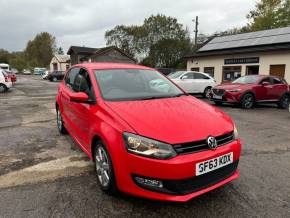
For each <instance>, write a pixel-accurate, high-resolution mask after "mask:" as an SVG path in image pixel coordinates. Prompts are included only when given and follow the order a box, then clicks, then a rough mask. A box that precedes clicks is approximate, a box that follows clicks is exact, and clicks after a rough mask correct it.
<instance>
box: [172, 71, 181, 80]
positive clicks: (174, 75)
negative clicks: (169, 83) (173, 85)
mask: <svg viewBox="0 0 290 218" xmlns="http://www.w3.org/2000/svg"><path fill="white" fill-rule="evenodd" d="M183 73H184V71H177V72H175V73H171V74H169V75H168V77H169V78H170V79H176V78H178V77H180V76H181V75H182V74H183Z"/></svg>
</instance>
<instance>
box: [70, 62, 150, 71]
mask: <svg viewBox="0 0 290 218" xmlns="http://www.w3.org/2000/svg"><path fill="white" fill-rule="evenodd" d="M74 66H79V67H85V68H87V69H92V70H98V69H142V70H154V69H153V68H150V67H146V66H141V65H137V64H127V63H113V62H97V63H96V62H94V63H82V64H76V65H74Z"/></svg>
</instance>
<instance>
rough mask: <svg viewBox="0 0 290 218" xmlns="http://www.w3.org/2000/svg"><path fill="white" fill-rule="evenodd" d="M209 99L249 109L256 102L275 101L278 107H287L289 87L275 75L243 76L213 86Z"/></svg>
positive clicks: (218, 103)
mask: <svg viewBox="0 0 290 218" xmlns="http://www.w3.org/2000/svg"><path fill="white" fill-rule="evenodd" d="M210 96H211V101H213V102H215V104H217V105H221V104H223V103H231V104H240V105H241V107H242V108H245V109H249V108H252V107H254V106H255V104H256V103H276V104H278V106H279V107H280V108H284V109H285V108H288V106H289V102H290V88H289V85H288V84H287V82H286V81H285V80H284V79H281V78H279V77H275V76H266V75H250V76H243V77H240V78H238V79H236V80H235V81H233V82H231V83H225V84H221V85H218V86H215V87H214V88H213V89H212V93H211V94H210Z"/></svg>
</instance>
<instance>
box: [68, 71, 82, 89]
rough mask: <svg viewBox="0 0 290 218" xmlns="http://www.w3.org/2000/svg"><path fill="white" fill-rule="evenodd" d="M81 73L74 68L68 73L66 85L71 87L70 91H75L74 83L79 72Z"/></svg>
mask: <svg viewBox="0 0 290 218" xmlns="http://www.w3.org/2000/svg"><path fill="white" fill-rule="evenodd" d="M79 71H80V69H79V68H77V67H76V68H72V69H71V70H70V71H69V72H67V74H66V77H65V85H66V86H67V87H69V88H70V89H72V90H74V89H73V86H74V81H75V78H76V75H77V74H78V72H79Z"/></svg>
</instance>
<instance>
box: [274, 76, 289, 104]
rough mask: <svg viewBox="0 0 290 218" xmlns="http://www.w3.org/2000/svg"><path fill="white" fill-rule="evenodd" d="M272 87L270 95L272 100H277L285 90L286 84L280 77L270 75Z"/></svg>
mask: <svg viewBox="0 0 290 218" xmlns="http://www.w3.org/2000/svg"><path fill="white" fill-rule="evenodd" d="M271 79H272V84H273V89H272V96H273V99H274V100H279V99H280V98H281V97H282V95H283V94H284V93H285V92H286V91H287V84H285V83H284V82H283V80H282V79H280V78H278V77H271Z"/></svg>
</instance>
